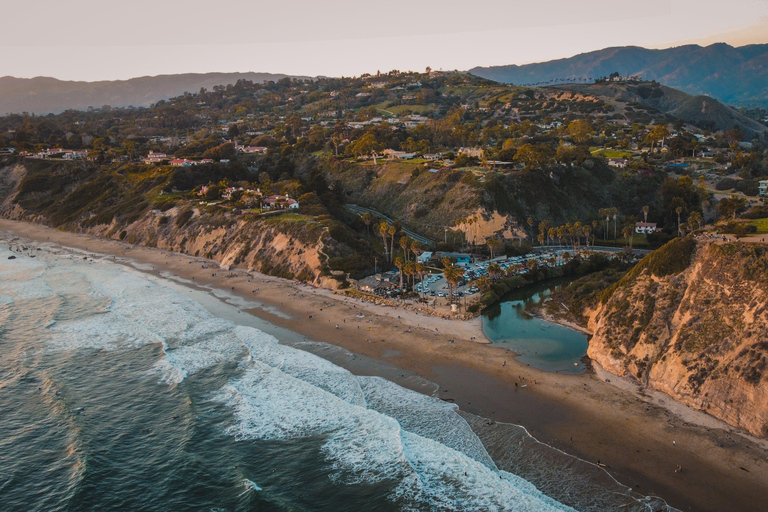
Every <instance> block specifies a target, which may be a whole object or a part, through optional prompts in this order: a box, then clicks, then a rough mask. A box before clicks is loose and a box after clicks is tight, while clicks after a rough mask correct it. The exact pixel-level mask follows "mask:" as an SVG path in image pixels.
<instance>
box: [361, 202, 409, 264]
mask: <svg viewBox="0 0 768 512" xmlns="http://www.w3.org/2000/svg"><path fill="white" fill-rule="evenodd" d="M361 218H362V220H363V223H365V230H366V234H367V233H368V230H369V228H370V226H371V225H372V224H374V225H375V223H374V221H375V217H374V216H373V215H372V214H371V213H370V212H365V213H363V215H362V216H361ZM375 231H376V233H377V234H378V235H379V236H381V240H382V242H383V243H384V256H385V258H386V260H387V261H388V262H389V263H392V262H393V257H394V253H395V236H396V235H397V233H398V232H400V229H399V227H398V226H397V223H395V224H388V223H387V222H385V221H383V220H382V221H380V222H379V223H378V225H375ZM397 243H398V245H399V246H400V248H401V249H402V251H403V258H404V259H405V261H406V262H407V261H409V260H410V255H411V254H413V257H414V259H415V258H416V257H417V256H418V255H419V254H421V253H422V248H421V244H420V243H419V242H417V241H416V240H414V239H412V238H411V237H409V236H407V235H403V236H401V237H400V238H399V239H398V241H397Z"/></svg>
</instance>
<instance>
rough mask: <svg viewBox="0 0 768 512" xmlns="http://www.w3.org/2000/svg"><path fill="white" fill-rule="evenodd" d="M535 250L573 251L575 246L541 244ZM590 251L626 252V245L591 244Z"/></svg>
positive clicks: (647, 251)
mask: <svg viewBox="0 0 768 512" xmlns="http://www.w3.org/2000/svg"><path fill="white" fill-rule="evenodd" d="M580 249H586V246H584V245H582V246H580ZM532 250H533V252H550V251H570V252H573V246H571V245H550V246H547V245H540V246H536V247H534V248H533V249H532ZM589 250H590V251H595V252H624V247H603V246H600V245H590V246H589ZM650 252H651V251H650V250H648V249H634V248H633V249H632V254H648V253H650Z"/></svg>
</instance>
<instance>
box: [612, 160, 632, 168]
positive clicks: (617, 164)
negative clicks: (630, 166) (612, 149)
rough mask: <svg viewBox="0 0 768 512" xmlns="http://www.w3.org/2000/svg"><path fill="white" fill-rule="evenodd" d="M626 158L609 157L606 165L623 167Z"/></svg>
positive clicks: (625, 163)
mask: <svg viewBox="0 0 768 512" xmlns="http://www.w3.org/2000/svg"><path fill="white" fill-rule="evenodd" d="M627 163H628V162H627V159H626V158H609V159H608V165H610V166H611V167H617V168H619V169H623V168H624V167H626V166H627Z"/></svg>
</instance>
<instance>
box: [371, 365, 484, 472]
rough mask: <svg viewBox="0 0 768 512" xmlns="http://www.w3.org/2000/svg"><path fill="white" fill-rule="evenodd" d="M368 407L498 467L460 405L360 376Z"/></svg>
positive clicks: (410, 430) (468, 455) (430, 437)
mask: <svg viewBox="0 0 768 512" xmlns="http://www.w3.org/2000/svg"><path fill="white" fill-rule="evenodd" d="M358 379H359V382H360V386H361V387H362V390H363V393H364V394H365V400H366V403H367V404H368V408H369V409H373V410H375V411H378V412H380V413H382V414H386V415H387V416H391V417H392V418H395V419H396V420H397V421H398V422H399V423H400V425H401V426H402V427H403V429H404V430H407V431H408V432H412V433H414V434H418V435H420V436H421V437H426V438H428V439H432V440H433V441H437V442H439V443H441V444H444V445H445V446H448V447H450V448H453V449H454V450H456V451H459V452H461V453H463V454H464V455H466V456H467V457H470V458H473V459H475V460H476V461H478V462H481V463H483V464H485V465H486V466H488V467H489V468H492V469H496V464H495V463H494V462H493V459H491V457H490V455H488V452H487V451H486V450H485V447H484V446H483V443H481V442H480V439H478V438H477V436H476V435H475V433H474V432H473V431H472V428H471V427H470V426H469V424H467V422H466V420H465V419H464V418H462V417H461V416H459V415H458V414H457V413H456V411H457V410H458V406H457V405H455V404H450V403H448V402H444V401H442V400H440V399H439V398H434V397H431V396H427V395H424V394H421V393H417V392H415V391H411V390H408V389H405V388H403V387H401V386H398V385H397V384H395V383H394V382H391V381H388V380H385V379H382V378H380V377H359V378H358Z"/></svg>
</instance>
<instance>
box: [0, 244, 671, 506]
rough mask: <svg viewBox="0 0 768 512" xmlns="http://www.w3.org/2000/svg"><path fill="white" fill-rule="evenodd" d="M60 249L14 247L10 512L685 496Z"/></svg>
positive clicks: (9, 257)
mask: <svg viewBox="0 0 768 512" xmlns="http://www.w3.org/2000/svg"><path fill="white" fill-rule="evenodd" d="M49 249H50V247H49V246H47V245H46V244H39V245H37V246H35V245H34V244H27V245H23V244H22V243H21V242H19V241H15V242H8V241H6V242H5V243H1V244H0V411H2V414H1V415H0V468H2V469H0V510H3V511H38V510H39V511H59V510H61V511H86V510H88V511H90V510H93V511H95V510H98V511H106V510H137V511H138V510H141V511H171V510H173V511H185V510H190V511H192V510H194V511H250V510H253V511H333V512H342V511H362V510H365V511H390V510H398V511H399V510H403V511H433V510H435V511H442V510H445V511H465V510H477V511H507V510H509V511H537V512H538V511H562V510H619V509H620V510H638V511H640V510H673V509H671V508H669V507H667V506H666V504H665V503H664V502H663V501H662V500H660V499H658V498H652V497H643V496H638V495H635V494H633V493H632V492H631V491H630V490H629V489H628V488H626V487H624V486H622V485H621V484H619V483H618V482H615V481H614V480H613V479H612V478H610V477H609V476H608V474H607V473H606V472H605V471H603V470H602V469H601V468H598V467H597V466H595V465H593V464H590V463H587V462H584V461H580V460H578V459H576V458H573V457H570V456H568V455H566V454H564V453H562V452H559V451H557V450H554V449H553V448H550V447H548V446H546V445H543V444H542V443H539V442H537V441H536V440H535V439H533V438H532V437H530V436H529V435H528V434H527V432H526V431H525V429H523V428H522V427H519V426H516V425H506V424H499V423H493V422H490V421H488V420H486V419H485V418H480V417H476V416H472V415H470V414H467V413H465V412H463V411H460V410H459V409H458V408H457V407H456V406H455V405H453V404H450V403H447V402H444V401H441V400H439V399H438V398H435V397H433V396H430V395H429V394H428V393H427V394H424V393H420V392H417V391H414V390H413V389H407V388H406V387H403V386H401V385H400V384H398V383H395V382H393V381H392V380H387V379H385V378H382V377H381V376H377V375H362V374H355V373H352V372H351V371H350V370H348V369H345V368H343V367H342V366H340V365H338V364H334V363H333V362H331V361H329V360H328V359H326V358H323V357H319V356H318V355H316V354H315V353H324V352H325V351H329V352H333V353H334V354H336V355H335V356H334V357H335V360H337V362H338V360H343V359H344V357H342V356H340V355H339V354H340V353H339V351H338V350H336V349H335V348H334V347H332V346H323V344H317V343H312V342H311V340H310V341H307V342H302V341H300V340H288V339H287V338H288V337H287V336H286V337H285V338H286V339H278V338H276V337H275V336H273V335H272V334H268V333H267V332H265V330H263V329H259V328H256V327H253V326H252V325H249V322H247V321H245V322H237V321H234V320H233V319H236V318H237V314H239V312H237V311H233V310H232V308H231V307H230V311H229V314H227V315H224V314H217V313H215V309H216V308H210V307H209V308H206V307H204V305H203V304H202V303H201V302H199V301H196V300H193V299H192V298H190V293H185V291H184V290H183V289H182V288H181V287H180V286H178V285H174V283H171V282H167V283H166V282H163V281H162V280H158V279H156V278H150V277H148V276H144V275H141V274H140V273H139V272H136V271H132V270H131V269H129V268H126V267H125V266H123V265H120V264H116V263H111V262H109V261H107V258H106V257H97V258H95V259H94V258H92V257H91V258H89V257H86V256H83V255H82V254H78V253H76V252H72V251H61V252H60V253H58V254H57V253H55V251H51V250H49ZM217 307H218V306H217ZM221 307H224V306H221ZM227 307H228V306H227ZM212 310H214V312H212ZM234 313H237V314H234ZM246 316H248V315H245V314H243V315H242V317H243V318H245V317H246ZM276 332H277V331H276ZM312 352H315V353H312ZM330 359H334V358H333V357H332V358H330ZM382 374H386V372H382ZM401 384H402V382H401ZM422 384H423V383H422ZM414 387H417V386H414ZM421 388H423V390H426V389H429V386H428V385H421Z"/></svg>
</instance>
